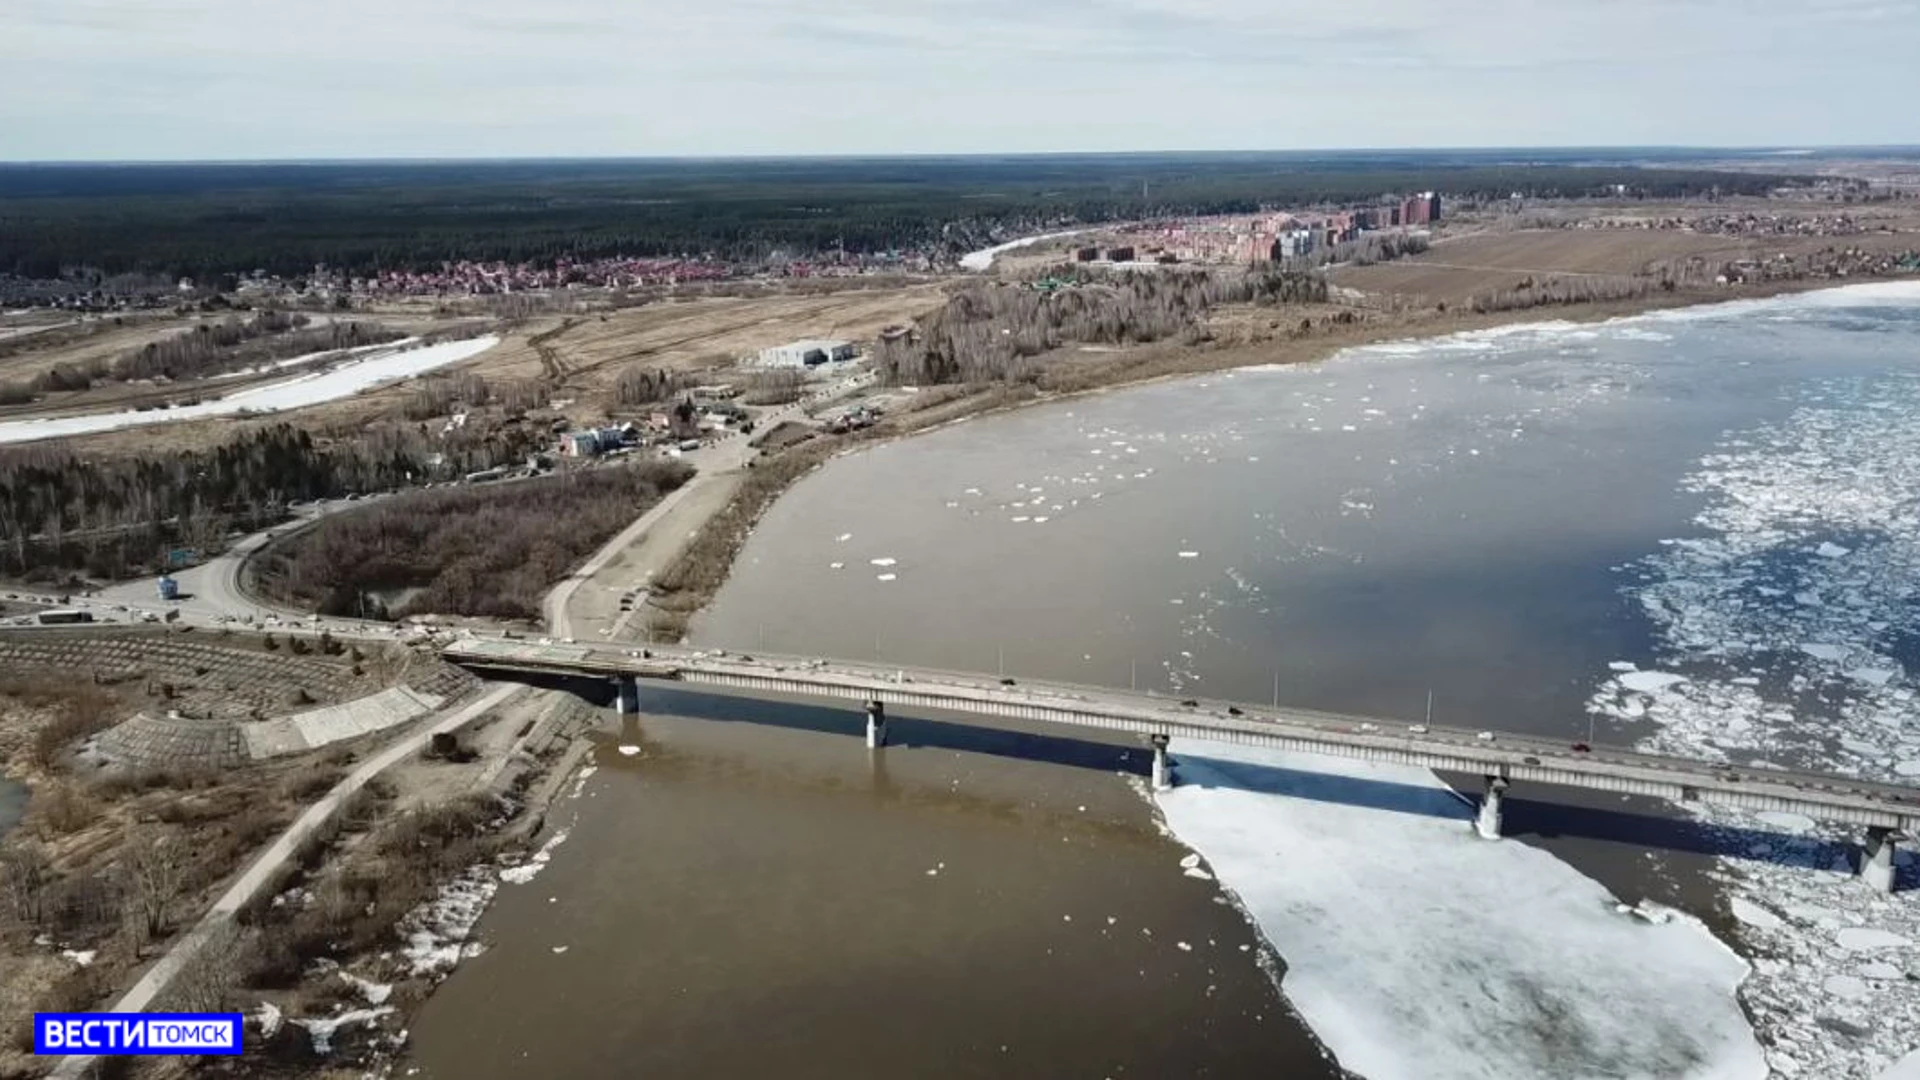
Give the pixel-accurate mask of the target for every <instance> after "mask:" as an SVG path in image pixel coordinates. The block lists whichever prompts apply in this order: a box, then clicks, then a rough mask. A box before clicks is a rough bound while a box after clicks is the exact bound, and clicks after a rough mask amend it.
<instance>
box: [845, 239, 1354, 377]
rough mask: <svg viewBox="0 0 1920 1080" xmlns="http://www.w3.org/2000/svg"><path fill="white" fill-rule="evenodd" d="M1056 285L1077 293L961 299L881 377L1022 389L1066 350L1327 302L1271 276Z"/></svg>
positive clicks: (889, 344) (929, 321) (1297, 278)
mask: <svg viewBox="0 0 1920 1080" xmlns="http://www.w3.org/2000/svg"><path fill="white" fill-rule="evenodd" d="M1053 280H1055V281H1061V280H1066V281H1070V282H1072V284H1069V285H1067V286H1065V287H1059V288H1052V289H1037V288H1031V287H1027V286H1023V285H1004V284H982V285H976V286H973V287H970V288H967V289H965V290H963V291H961V292H960V293H958V294H956V295H955V296H954V297H953V298H952V299H950V300H948V301H947V303H946V305H945V306H943V307H941V308H940V309H938V310H936V311H934V312H932V313H931V314H928V315H926V316H924V317H922V318H921V319H920V321H919V323H918V326H917V331H918V332H917V333H916V334H914V335H912V336H911V338H910V339H907V338H902V339H896V340H886V341H882V342H881V344H880V347H879V349H878V351H877V354H876V362H877V364H878V367H879V370H880V373H881V377H882V378H884V379H885V380H887V381H888V382H891V383H894V384H908V385H927V384H934V383H949V382H997V381H1007V380H1013V381H1018V380H1022V379H1027V378H1031V377H1033V376H1034V375H1035V374H1036V373H1037V371H1038V367H1037V365H1036V363H1035V358H1036V357H1039V356H1040V355H1042V354H1044V353H1047V352H1050V351H1052V350H1054V349H1057V348H1060V347H1061V346H1063V345H1070V344H1098V345H1131V344H1141V343H1146V342H1152V341H1159V340H1163V339H1166V338H1170V337H1174V336H1175V335H1179V334H1183V333H1187V332H1189V331H1191V330H1193V329H1194V328H1195V327H1197V326H1198V325H1199V323H1200V322H1201V320H1202V319H1203V318H1204V317H1205V316H1206V314H1207V312H1209V311H1211V310H1212V309H1214V308H1216V307H1220V306H1222V305H1227V304H1248V303H1252V304H1261V305H1283V304H1304V303H1324V302H1325V301H1326V299H1327V282H1326V279H1325V278H1323V277H1321V276H1319V275H1318V274H1312V273H1307V272H1303V271H1297V270H1282V269H1276V268H1272V267H1265V268H1260V269H1256V270H1252V271H1248V272H1245V273H1237V274H1220V273H1209V272H1200V271H1185V270H1179V271H1175V270H1169V271H1163V272H1154V273H1122V274H1117V275H1108V274H1104V273H1101V272H1099V271H1092V270H1086V269H1076V268H1070V267H1061V268H1058V269H1057V270H1056V271H1055V276H1054V278H1053Z"/></svg>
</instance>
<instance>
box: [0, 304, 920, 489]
mask: <svg viewBox="0 0 1920 1080" xmlns="http://www.w3.org/2000/svg"><path fill="white" fill-rule="evenodd" d="M944 299H945V292H944V286H943V285H942V284H940V283H917V284H911V285H907V286H904V287H891V288H875V289H844V290H839V291H832V292H823V293H816V294H804V295H803V294H798V293H778V294H772V295H765V296H747V297H701V298H697V299H685V300H665V301H661V302H658V303H653V304H648V305H645V306H641V307H634V308H624V309H621V310H617V311H605V312H591V311H589V312H585V313H580V314H572V315H564V316H562V315H542V316H538V317H534V318H529V319H526V320H522V321H517V322H515V323H513V324H511V325H508V326H506V327H505V328H503V329H502V330H500V331H499V332H500V333H501V337H502V340H501V342H500V344H499V345H497V346H495V347H493V348H492V349H489V350H487V351H486V352H484V353H482V354H480V355H479V356H477V357H475V358H474V359H473V360H472V361H470V362H468V363H466V364H462V365H458V366H455V367H450V368H444V369H442V370H441V371H440V372H437V373H436V374H440V375H455V374H473V375H480V376H482V377H484V378H486V379H488V380H489V381H490V382H495V383H499V384H508V383H515V382H540V383H543V384H544V385H545V386H546V388H547V389H548V392H549V393H550V394H551V396H552V397H553V398H555V399H558V400H572V401H574V402H576V405H575V406H572V407H570V409H577V410H578V411H580V412H581V415H582V416H591V415H594V413H595V410H594V407H595V406H598V405H601V404H604V403H605V402H606V401H607V400H610V398H611V395H612V391H613V387H614V384H615V382H616V381H617V380H618V378H619V376H620V373H621V372H622V371H624V370H625V369H626V368H628V367H629V366H632V365H635V364H640V365H644V366H646V367H649V368H665V369H667V370H669V371H697V370H704V369H717V368H722V367H725V366H727V365H730V364H733V363H734V362H736V361H737V360H739V359H740V358H741V357H743V356H747V355H750V354H752V353H754V352H757V351H758V350H760V349H762V348H765V347H767V346H770V345H778V344H781V343H783V342H787V341H792V340H794V339H796V338H812V337H839V338H847V339H850V340H854V341H860V340H869V341H870V340H871V339H872V338H873V337H874V336H875V335H876V334H877V333H878V332H879V330H880V328H881V327H883V326H886V325H888V324H891V323H905V322H911V321H912V320H913V319H914V318H916V317H917V316H919V315H921V314H924V313H925V312H927V311H930V310H932V309H933V308H935V307H937V306H939V304H940V303H941V302H943V301H944ZM400 311H408V312H409V314H407V315H404V316H403V315H401V314H399V312H400ZM422 314H423V313H422V312H421V310H420V307H419V305H413V306H412V307H411V308H406V307H403V306H396V307H395V308H394V309H391V310H387V311H385V313H384V317H385V318H386V319H387V320H398V321H405V322H407V323H408V324H409V325H412V326H413V327H415V328H417V329H422V330H424V329H428V328H430V324H427V323H426V322H425V320H423V319H422V318H421V316H422ZM351 317H352V318H355V319H365V320H374V319H381V318H382V317H383V313H382V312H374V313H371V314H368V313H362V312H359V311H356V312H354V313H353V314H352V316H351ZM438 324H439V325H447V326H453V325H464V326H476V325H479V324H478V323H477V322H476V320H475V319H474V318H473V317H472V316H463V317H458V318H448V317H443V318H441V319H440V320H438ZM179 325H181V323H179V322H177V321H176V322H175V323H174V326H175V327H176V328H177V326H179ZM158 332H159V331H158V330H156V329H153V328H149V329H146V330H144V331H141V333H143V334H145V335H146V337H142V338H132V339H128V340H131V341H133V342H134V343H135V344H137V343H138V342H140V341H144V340H148V339H150V338H151V336H152V335H154V334H155V333H158ZM542 346H544V351H545V352H547V353H548V354H549V355H548V356H547V357H543V356H542V352H543V348H542ZM108 347H110V346H106V345H102V344H100V343H98V342H88V343H86V344H85V345H84V348H85V350H86V352H85V353H84V354H79V353H76V352H74V351H73V350H69V349H58V350H48V352H49V353H50V354H52V355H48V356H41V355H40V354H38V353H36V354H35V357H36V361H35V362H37V363H40V364H42V365H43V366H51V365H52V364H53V363H56V362H65V361H67V360H68V359H70V358H72V357H74V356H76V355H89V356H90V355H96V354H97V353H98V352H99V350H101V349H103V348H108ZM119 347H120V348H127V347H132V346H131V345H126V344H121V345H120V346H119ZM6 377H9V376H7V374H6V369H5V367H4V366H0V378H6ZM242 385H245V380H242V379H231V380H223V386H222V389H223V390H225V389H228V388H237V387H239V386H242ZM134 389H135V388H134V387H126V388H115V387H108V388H104V389H100V390H96V391H89V392H88V394H89V395H100V396H99V397H98V398H97V404H98V405H100V406H102V407H105V406H107V405H109V404H111V405H112V406H114V407H121V406H123V405H124V404H126V402H127V397H126V395H127V394H129V393H131V392H133V391H134ZM138 389H139V390H144V391H146V392H147V393H148V394H152V393H155V392H156V388H154V387H152V386H139V387H138ZM166 389H168V390H170V394H167V395H164V396H173V397H178V396H180V394H182V393H183V392H184V387H183V386H179V385H176V386H174V387H171V388H166ZM411 393H412V390H411V389H410V387H409V386H408V385H407V384H399V385H394V386H390V387H385V388H382V389H377V390H373V391H370V392H368V393H365V394H361V395H359V396H357V397H353V398H348V399H344V400H341V401H336V402H329V403H327V404H324V405H317V406H314V407H312V408H308V409H302V410H299V411H297V412H292V413H282V414H276V415H275V417H274V418H273V420H272V421H268V422H276V423H277V422H281V421H284V420H292V421H294V422H297V423H301V424H303V425H306V426H308V427H311V428H313V429H315V430H317V431H334V432H338V431H347V430H353V429H355V428H357V427H359V426H361V425H364V424H366V423H369V422H372V421H375V420H379V419H383V418H384V419H399V418H400V415H401V407H402V405H403V403H404V402H405V401H406V400H407V398H408V396H409V395H410V394H411ZM106 395H114V396H113V397H108V396H106ZM60 397H63V398H66V399H68V400H66V401H63V402H54V401H51V400H49V401H46V402H42V403H39V404H37V405H36V406H34V407H30V410H31V411H23V410H16V411H15V415H31V414H32V413H33V412H46V411H48V410H49V407H50V406H51V407H52V408H53V409H54V410H55V411H70V410H73V409H74V408H76V407H91V406H93V405H94V404H96V401H95V400H88V401H85V402H80V401H79V400H78V399H79V398H80V397H81V395H60ZM262 422H263V421H262V420H261V419H260V418H258V417H254V418H242V417H229V418H221V419H213V420H205V421H197V422H188V423H179V424H162V425H158V426H154V427H147V428H140V429H132V430H127V431H117V432H104V433H101V434H99V435H91V436H88V437H87V438H86V440H85V443H84V445H85V446H86V447H87V449H88V451H89V452H92V453H99V454H102V455H108V456H113V455H121V454H133V453H139V452H145V451H152V450H154V449H156V448H166V449H196V448H206V447H209V446H212V445H214V444H216V443H218V442H220V441H222V440H225V439H227V438H229V437H231V436H232V435H233V434H234V433H235V432H236V431H238V430H241V429H242V428H243V427H251V426H257V425H259V424H260V423H262Z"/></svg>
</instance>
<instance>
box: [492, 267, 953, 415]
mask: <svg viewBox="0 0 1920 1080" xmlns="http://www.w3.org/2000/svg"><path fill="white" fill-rule="evenodd" d="M944 299H945V294H944V292H943V291H942V289H941V286H939V285H937V284H923V285H913V286H908V287H906V288H902V289H876V290H872V291H846V292H838V293H829V294H827V295H822V296H800V295H773V296H764V297H706V298H700V299H692V300H669V301H664V302H661V303H657V304H649V305H647V306H645V307H638V308H627V309H624V310H621V311H613V312H606V313H602V314H587V315H570V316H566V317H564V318H562V317H557V316H549V317H544V318H541V319H538V320H533V321H529V322H528V323H527V324H525V325H524V326H522V327H519V328H517V329H515V330H514V331H513V332H512V333H511V334H510V335H509V336H508V337H507V339H506V340H504V341H502V342H501V343H500V344H499V345H498V346H496V347H494V348H492V349H490V350H488V351H487V352H486V353H484V354H482V355H481V356H480V357H478V358H477V359H475V360H474V362H473V363H472V364H471V365H469V366H468V368H467V370H469V371H471V372H472V373H474V374H476V375H482V376H485V377H486V378H489V379H494V378H499V379H505V380H513V379H548V380H551V381H554V382H555V383H556V384H557V385H559V386H563V387H565V388H566V389H568V390H571V391H574V392H576V393H580V394H591V393H596V392H599V391H604V390H607V389H609V388H610V387H611V386H612V385H613V382H614V380H615V379H616V378H618V376H619V374H620V372H621V371H622V370H623V369H624V368H626V367H627V366H628V365H629V364H636V363H644V364H646V365H648V366H651V367H661V368H666V369H667V370H669V371H688V370H697V369H702V368H715V367H724V366H727V365H729V364H732V363H734V362H735V361H737V360H739V359H740V358H741V357H743V356H748V355H751V354H753V353H756V352H758V351H759V350H761V349H763V348H766V347H768V346H771V345H779V344H783V343H785V342H788V341H792V340H794V339H796V338H814V337H818V338H847V339H851V340H856V341H857V340H860V339H862V338H872V337H873V336H874V335H875V334H877V333H878V332H879V330H880V328H881V327H883V326H886V325H888V324H889V323H903V322H909V321H911V320H912V319H913V318H915V317H916V316H918V315H921V314H923V313H925V312H927V311H930V310H932V309H933V308H934V307H937V306H938V305H939V304H940V303H941V301H942V300H944ZM563 327H564V329H562V328H563ZM556 330H557V331H559V332H558V333H553V332H554V331H556ZM542 334H550V335H551V336H548V337H546V338H545V340H544V343H545V344H546V346H547V347H548V348H549V349H551V350H552V352H553V361H554V362H555V363H557V365H558V370H557V371H555V370H549V365H548V363H547V362H546V361H543V359H542V357H541V355H540V351H541V350H540V349H539V348H538V347H537V345H536V344H535V343H534V342H533V340H532V339H534V338H536V337H539V336H540V335H542ZM556 376H557V377H556Z"/></svg>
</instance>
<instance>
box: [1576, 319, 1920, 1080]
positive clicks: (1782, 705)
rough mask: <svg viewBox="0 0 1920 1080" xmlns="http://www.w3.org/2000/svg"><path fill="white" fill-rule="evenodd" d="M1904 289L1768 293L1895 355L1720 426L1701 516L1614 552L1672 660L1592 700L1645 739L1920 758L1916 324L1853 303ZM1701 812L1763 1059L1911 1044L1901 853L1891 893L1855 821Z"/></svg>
mask: <svg viewBox="0 0 1920 1080" xmlns="http://www.w3.org/2000/svg"><path fill="white" fill-rule="evenodd" d="M1910 296H1911V293H1910V291H1903V290H1898V289H1886V288H1881V289H1869V290H1860V291H1848V292H1846V293H1841V294H1834V295H1830V296H1825V297H1815V298H1808V300H1807V301H1806V302H1804V303H1803V304H1794V305H1782V306H1776V307H1774V308H1773V309H1771V310H1772V311H1773V312H1774V313H1775V316H1776V317H1778V316H1779V315H1781V314H1785V315H1788V316H1791V317H1795V318H1800V319H1806V320H1822V319H1826V320H1831V319H1832V318H1833V312H1834V311H1835V310H1840V312H1841V317H1842V318H1844V319H1845V320H1846V321H1845V323H1844V324H1841V328H1842V329H1844V330H1846V331H1847V332H1852V333H1872V334H1878V335H1883V336H1885V338H1886V339H1887V342H1888V347H1889V349H1891V350H1893V351H1894V355H1893V356H1892V357H1890V359H1891V360H1892V362H1890V363H1889V364H1888V365H1887V368H1888V370H1885V371H1883V372H1881V373H1878V374H1874V375H1852V376H1848V377H1844V378H1832V379H1817V380H1813V381H1810V382H1807V383H1803V384H1800V385H1799V386H1797V387H1794V388H1793V389H1791V390H1790V391H1788V393H1789V395H1790V402H1791V404H1792V406H1793V408H1792V411H1791V413H1790V415H1788V416H1787V417H1786V419H1784V420H1782V421H1780V422H1777V423H1769V424H1763V425H1758V426H1755V427H1752V428H1747V429H1742V430H1736V431H1732V432H1729V433H1728V434H1727V435H1726V436H1725V437H1724V438H1723V439H1722V440H1721V443H1720V446H1719V447H1717V448H1716V450H1715V451H1714V452H1713V453H1710V454H1708V455H1706V456H1705V457H1704V458H1702V459H1701V461H1700V462H1699V463H1698V466H1697V467H1696V468H1695V469H1694V470H1692V471H1691V472H1690V473H1689V474H1688V475H1687V476H1686V477H1685V479H1684V480H1683V481H1682V488H1683V490H1685V491H1687V492H1690V493H1694V494H1696V495H1698V496H1700V497H1701V498H1702V499H1703V500H1704V506H1703V508H1702V509H1701V511H1700V513H1699V514H1698V515H1697V517H1696V518H1695V521H1694V524H1695V525H1696V526H1697V527H1698V532H1697V533H1695V534H1693V535H1687V536H1680V537H1674V538H1671V539H1669V540H1668V541H1666V542H1665V543H1664V544H1663V545H1662V546H1661V550H1659V551H1658V552H1656V553H1653V554H1650V555H1648V556H1646V557H1645V558H1643V559H1641V560H1639V561H1638V562H1636V563H1635V564H1633V565H1632V566H1630V567H1626V568H1624V569H1623V573H1625V574H1626V575H1627V576H1628V578H1629V581H1630V584H1629V585H1628V586H1627V591H1628V594H1629V596H1630V597H1632V599H1633V600H1634V601H1635V602H1637V604H1638V605H1639V607H1640V608H1641V610H1643V611H1644V612H1645V615H1646V617H1647V619H1648V620H1649V621H1650V622H1651V623H1652V624H1653V626H1654V628H1655V629H1656V631H1657V636H1656V639H1655V641H1656V653H1655V655H1653V656H1652V657H1648V658H1642V661H1643V663H1647V664H1652V665H1657V666H1658V667H1659V668H1661V669H1662V670H1664V671H1666V672H1670V673H1674V674H1675V675H1677V676H1679V677H1678V678H1670V679H1659V680H1652V679H1647V678H1645V676H1646V675H1648V674H1649V673H1648V672H1644V671H1624V672H1620V673H1616V674H1614V675H1613V676H1611V677H1609V678H1606V679H1605V680H1604V681H1603V682H1602V683H1601V685H1600V687H1599V689H1598V690H1597V692H1596V693H1595V695H1594V697H1593V700H1592V702H1591V705H1590V707H1591V708H1592V709H1593V710H1594V711H1595V712H1596V713H1598V714H1600V715H1602V716H1606V717H1613V718H1620V719H1634V720H1640V719H1645V720H1648V721H1651V722H1653V723H1655V724H1657V725H1658V730H1657V732H1656V733H1655V734H1653V735H1651V736H1650V737H1648V738H1647V739H1646V740H1645V741H1646V744H1647V745H1648V746H1650V747H1651V748H1654V749H1658V750H1661V751H1665V752H1669V753H1676V754H1684V755H1689V756H1695V757H1712V758H1719V759H1724V760H1732V761H1739V762H1748V763H1762V764H1778V765H1810V766H1815V767H1822V768H1829V769H1836V770H1839V771H1843V772H1847V773H1851V774H1854V775H1858V776H1862V777H1866V778H1871V779H1878V780H1886V781H1900V782H1907V783H1912V782H1914V777H1915V776H1920V698H1917V695H1916V690H1917V688H1920V687H1917V684H1916V680H1915V676H1916V669H1917V668H1920V619H1917V618H1916V612H1920V371H1917V370H1915V364H1914V361H1915V360H1916V359H1920V322H1916V321H1915V320H1914V319H1913V318H1912V317H1911V315H1910V313H1904V312H1899V311H1894V310H1887V311H1882V312H1879V313H1877V314H1876V313H1874V312H1860V311H1857V310H1845V309H1846V308H1847V307H1849V306H1850V305H1849V302H1851V305H1858V304H1860V303H1861V302H1863V301H1867V300H1872V301H1898V300H1901V299H1907V298H1910ZM1631 664H1632V662H1631V661H1629V662H1627V663H1623V664H1621V665H1619V666H1620V667H1622V668H1626V667H1629V666H1631ZM1702 816H1703V817H1704V818H1705V819H1706V820H1707V821H1709V822H1711V823H1713V824H1714V825H1717V826H1720V827H1722V828H1723V830H1724V833H1723V836H1724V837H1725V848H1726V850H1727V851H1728V852H1729V853H1730V854H1729V855H1728V857H1727V859H1726V860H1725V862H1726V864H1727V868H1728V876H1729V879H1730V881H1731V883H1732V887H1733V889H1734V894H1735V895H1734V903H1733V910H1734V914H1735V916H1736V918H1738V919H1739V921H1740V923H1741V926H1742V931H1741V938H1742V939H1743V942H1744V943H1745V944H1747V945H1748V946H1750V947H1751V949H1752V950H1753V952H1754V954H1755V962H1754V964H1755V971H1754V975H1753V977H1752V978H1751V979H1750V980H1749V981H1748V982H1747V983H1746V984H1745V986H1743V988H1742V998H1743V1000H1744V1001H1745V1003H1746V1004H1747V1006H1748V1007H1749V1009H1750V1010H1751V1011H1752V1013H1753V1016H1754V1019H1755V1021H1756V1024H1757V1027H1758V1029H1759V1031H1760V1033H1761V1036H1762V1038H1763V1040H1764V1041H1765V1042H1766V1043H1767V1044H1768V1053H1769V1059H1770V1061H1771V1062H1772V1064H1773V1066H1774V1069H1775V1075H1778V1076H1782V1077H1790V1076H1800V1075H1804V1076H1818V1077H1829V1076H1833V1077H1840V1076H1859V1077H1872V1076H1875V1075H1878V1074H1879V1073H1880V1070H1882V1069H1889V1068H1892V1067H1893V1062H1895V1061H1896V1060H1897V1059H1901V1058H1902V1057H1904V1056H1905V1055H1907V1054H1908V1052H1909V1051H1912V1050H1913V1049H1914V1047H1915V1046H1916V1045H1920V982H1916V981H1915V979H1916V976H1920V899H1916V893H1915V892H1914V891H1912V889H1911V886H1912V884H1913V879H1914V877H1915V876H1916V875H1915V872H1914V871H1915V867H1914V860H1913V859H1912V858H1911V856H1906V857H1903V859H1902V861H1901V867H1900V870H1901V872H1902V875H1903V883H1904V884H1906V885H1907V886H1908V891H1906V892H1903V893H1899V894H1896V895H1894V896H1892V897H1886V896H1881V895H1879V894H1876V893H1874V892H1871V891H1869V890H1868V889H1867V888H1866V887H1865V886H1863V885H1862V884H1861V883H1860V882H1859V881H1857V880H1856V879H1855V878H1854V877H1853V874H1852V866H1851V865H1850V859H1851V855H1850V853H1849V852H1848V850H1847V845H1849V844H1850V843H1852V842H1857V840H1858V837H1855V836H1850V835H1847V834H1844V833H1839V832H1834V831H1830V830H1822V829H1815V828H1814V827H1813V825H1812V823H1811V822H1806V821H1782V820H1777V819H1770V820H1764V821H1763V820H1760V816H1758V815H1750V814H1745V813H1740V812H1735V811H1729V810H1724V809H1718V808H1714V809H1710V810H1706V811H1702ZM1783 827H1784V829H1785V830H1786V831H1787V832H1789V833H1795V834H1799V835H1790V836H1787V837H1781V836H1779V835H1778V834H1779V833H1780V832H1781V831H1782V829H1783ZM1742 830H1753V832H1751V833H1748V832H1743V831H1742ZM1909 1067H1911V1066H1909ZM1889 1075H1892V1074H1891V1073H1889Z"/></svg>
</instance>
